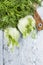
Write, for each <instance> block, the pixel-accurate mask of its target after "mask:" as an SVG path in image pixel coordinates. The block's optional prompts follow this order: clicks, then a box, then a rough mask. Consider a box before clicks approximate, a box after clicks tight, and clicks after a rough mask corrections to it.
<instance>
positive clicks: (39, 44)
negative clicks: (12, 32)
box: [0, 31, 43, 65]
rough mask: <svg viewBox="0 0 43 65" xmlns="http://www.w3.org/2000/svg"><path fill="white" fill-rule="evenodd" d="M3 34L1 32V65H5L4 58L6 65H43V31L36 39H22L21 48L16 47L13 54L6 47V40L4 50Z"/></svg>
mask: <svg viewBox="0 0 43 65" xmlns="http://www.w3.org/2000/svg"><path fill="white" fill-rule="evenodd" d="M2 34H3V33H2V31H0V65H3V58H4V65H43V31H40V32H38V34H37V38H36V39H32V38H31V37H28V38H26V39H23V38H21V37H20V40H19V44H20V47H19V48H18V47H15V49H14V51H13V52H11V50H10V49H9V48H8V47H7V46H6V43H7V40H5V38H4V50H3V35H2ZM3 51H4V52H3ZM3 56H4V57H3Z"/></svg>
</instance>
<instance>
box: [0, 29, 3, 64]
mask: <svg viewBox="0 0 43 65" xmlns="http://www.w3.org/2000/svg"><path fill="white" fill-rule="evenodd" d="M2 37H3V36H2V31H1V30H0V65H3V52H2V45H3V44H2Z"/></svg>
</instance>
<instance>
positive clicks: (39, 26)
mask: <svg viewBox="0 0 43 65" xmlns="http://www.w3.org/2000/svg"><path fill="white" fill-rule="evenodd" d="M34 19H35V21H36V28H37V30H39V31H40V30H43V21H42V19H41V17H40V16H39V14H38V12H37V11H35V12H34Z"/></svg>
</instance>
